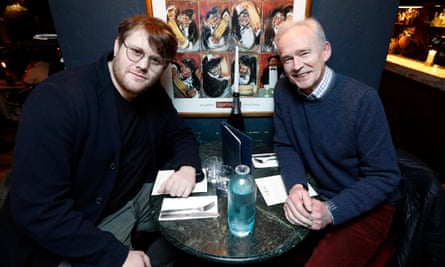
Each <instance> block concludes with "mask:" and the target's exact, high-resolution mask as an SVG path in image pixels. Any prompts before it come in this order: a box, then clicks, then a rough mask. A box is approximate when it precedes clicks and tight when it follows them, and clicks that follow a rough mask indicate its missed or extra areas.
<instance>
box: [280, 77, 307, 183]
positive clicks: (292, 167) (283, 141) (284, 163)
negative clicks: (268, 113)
mask: <svg viewBox="0 0 445 267" xmlns="http://www.w3.org/2000/svg"><path fill="white" fill-rule="evenodd" d="M282 82H283V80H281V81H280V82H279V83H278V85H277V88H276V90H275V93H274V117H273V120H274V129H275V131H274V149H275V152H276V153H277V158H278V162H279V165H280V173H281V177H282V179H283V183H284V185H285V187H286V190H287V191H289V190H290V189H291V188H292V186H294V185H295V184H302V185H307V178H306V174H305V169H304V166H303V163H302V160H301V157H300V154H299V153H298V151H297V149H296V147H295V144H293V143H292V140H291V139H290V136H291V134H290V133H289V132H288V131H289V129H287V128H286V126H285V122H284V120H286V118H288V116H292V115H291V114H283V112H286V110H289V109H286V108H283V109H282V108H281V105H288V104H289V103H287V101H286V99H288V98H289V95H287V94H286V93H285V92H287V91H285V90H286V88H284V87H282V89H279V86H280V83H282Z"/></svg>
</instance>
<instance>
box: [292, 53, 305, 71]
mask: <svg viewBox="0 0 445 267" xmlns="http://www.w3.org/2000/svg"><path fill="white" fill-rule="evenodd" d="M293 62H294V66H293V67H294V69H295V70H299V69H301V68H302V67H303V61H302V60H300V58H299V57H298V56H294V60H293Z"/></svg>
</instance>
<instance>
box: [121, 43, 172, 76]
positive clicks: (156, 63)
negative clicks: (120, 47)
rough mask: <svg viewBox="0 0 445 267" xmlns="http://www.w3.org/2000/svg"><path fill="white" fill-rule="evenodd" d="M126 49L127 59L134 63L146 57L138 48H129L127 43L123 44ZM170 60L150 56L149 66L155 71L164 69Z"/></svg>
mask: <svg viewBox="0 0 445 267" xmlns="http://www.w3.org/2000/svg"><path fill="white" fill-rule="evenodd" d="M123 44H124V47H125V48H126V55H127V58H128V59H129V60H130V61H131V62H134V63H137V62H139V61H141V60H142V59H143V58H144V57H145V52H144V51H143V50H142V49H140V48H136V47H131V46H128V45H127V43H126V42H125V41H124V42H123ZM168 62H169V60H166V59H163V58H160V57H157V56H148V64H149V66H150V67H151V68H153V69H155V70H159V69H162V68H163V67H164V66H165V65H166V64H168Z"/></svg>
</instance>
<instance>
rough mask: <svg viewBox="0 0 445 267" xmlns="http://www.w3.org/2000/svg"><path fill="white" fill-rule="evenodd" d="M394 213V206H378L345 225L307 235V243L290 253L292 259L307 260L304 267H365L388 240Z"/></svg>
mask: <svg viewBox="0 0 445 267" xmlns="http://www.w3.org/2000/svg"><path fill="white" fill-rule="evenodd" d="M394 212H395V207H394V206H392V205H381V206H379V207H377V208H376V209H374V210H372V211H371V212H369V213H367V214H365V215H363V216H361V217H358V218H356V219H354V220H352V221H350V222H348V223H345V224H342V225H339V226H332V227H328V228H326V229H325V230H323V231H320V232H315V231H314V232H311V234H310V235H309V236H308V240H305V241H304V242H302V243H301V244H300V245H298V246H297V247H296V248H295V249H294V250H293V251H295V253H296V254H299V255H295V254H294V255H295V256H297V261H300V260H302V259H303V260H304V261H306V259H307V257H309V259H308V260H307V261H306V263H305V265H304V266H305V267H322V266H330V267H336V266H338V267H347V266H351V267H360V266H366V265H367V263H368V262H369V260H370V259H371V258H372V256H373V255H374V254H375V253H376V251H377V250H378V248H379V246H380V245H381V244H382V243H383V241H384V240H385V239H386V237H387V236H388V232H389V229H390V228H391V224H392V220H393V217H394ZM314 247H315V248H314ZM305 252H306V253H305ZM311 252H312V254H310V253H311ZM291 253H292V252H291ZM302 253H303V254H306V255H302ZM294 260H295V258H294ZM294 260H293V261H294ZM294 263H295V261H294Z"/></svg>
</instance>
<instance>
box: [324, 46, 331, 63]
mask: <svg viewBox="0 0 445 267" xmlns="http://www.w3.org/2000/svg"><path fill="white" fill-rule="evenodd" d="M331 54H332V49H331V43H329V42H328V41H326V42H325V43H324V45H323V59H324V62H327V61H328V60H329V58H330V57H331Z"/></svg>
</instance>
